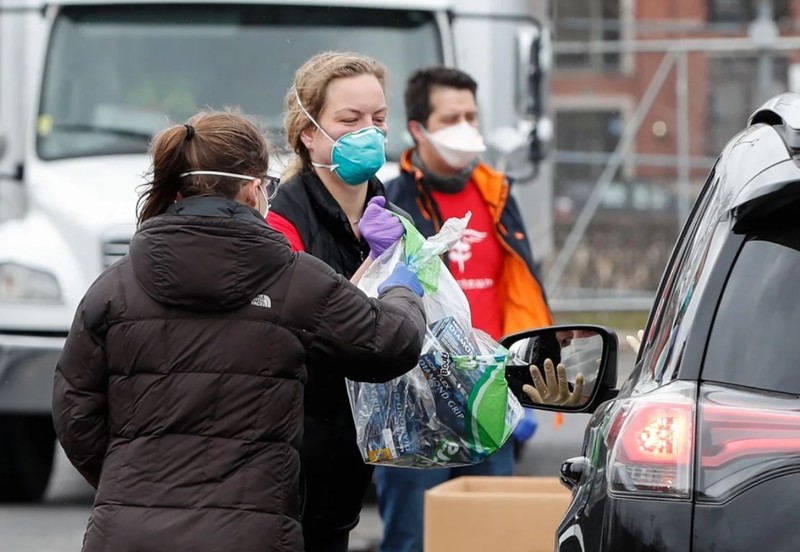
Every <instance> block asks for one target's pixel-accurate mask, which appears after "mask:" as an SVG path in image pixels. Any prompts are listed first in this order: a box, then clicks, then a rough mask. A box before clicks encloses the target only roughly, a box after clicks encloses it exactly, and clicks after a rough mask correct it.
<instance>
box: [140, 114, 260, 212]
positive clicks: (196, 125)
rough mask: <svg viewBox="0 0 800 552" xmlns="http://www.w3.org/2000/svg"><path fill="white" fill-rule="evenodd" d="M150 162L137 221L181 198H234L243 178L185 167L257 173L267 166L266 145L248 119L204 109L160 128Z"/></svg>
mask: <svg viewBox="0 0 800 552" xmlns="http://www.w3.org/2000/svg"><path fill="white" fill-rule="evenodd" d="M150 150H151V155H152V158H153V165H152V167H151V168H150V173H149V176H150V178H149V181H148V183H147V184H146V187H145V190H144V191H143V192H142V194H141V195H140V196H139V203H138V205H137V210H138V212H139V224H141V223H143V222H144V221H146V220H148V219H150V218H152V217H154V216H157V215H160V214H163V213H164V212H166V210H167V209H168V208H169V206H170V205H172V204H173V203H174V202H175V200H176V199H177V197H178V194H180V195H181V196H182V197H184V198H185V197H191V196H198V195H216V196H223V197H226V198H229V199H233V198H234V197H236V195H237V194H238V193H239V190H240V189H241V187H242V185H243V184H244V183H245V181H241V180H236V179H235V178H226V177H219V176H209V175H192V176H187V177H184V178H181V177H180V175H181V174H182V173H185V172H190V171H202V170H205V171H221V172H230V173H236V174H243V175H247V176H255V177H260V176H262V175H264V174H266V172H267V169H268V167H269V144H268V143H267V140H266V138H265V137H264V133H263V132H262V130H261V129H260V127H259V125H258V123H256V122H255V121H254V120H253V119H251V118H250V117H248V116H246V115H244V114H242V113H240V112H238V111H235V110H230V111H203V112H200V113H198V114H197V115H195V116H194V117H192V118H191V119H189V120H188V121H186V123H185V124H182V125H174V126H171V127H169V128H166V129H164V130H162V131H161V132H159V133H158V134H157V135H156V136H155V138H153V142H152V144H151V146H150Z"/></svg>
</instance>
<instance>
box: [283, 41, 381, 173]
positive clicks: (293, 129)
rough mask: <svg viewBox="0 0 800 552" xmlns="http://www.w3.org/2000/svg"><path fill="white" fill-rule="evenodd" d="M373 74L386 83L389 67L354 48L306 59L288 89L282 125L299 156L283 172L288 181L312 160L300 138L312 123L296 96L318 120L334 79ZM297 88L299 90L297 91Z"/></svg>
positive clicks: (290, 143)
mask: <svg viewBox="0 0 800 552" xmlns="http://www.w3.org/2000/svg"><path fill="white" fill-rule="evenodd" d="M361 75H373V76H374V77H375V78H376V79H378V82H380V84H381V87H382V88H385V87H386V67H384V65H383V64H382V63H380V62H379V61H377V60H374V59H372V58H371V57H367V56H362V55H361V54H355V53H351V52H323V53H321V54H317V55H315V56H314V57H312V58H310V59H309V60H308V61H306V62H305V63H304V64H303V65H302V66H301V67H300V68H299V69H298V70H297V72H296V73H295V74H294V84H293V85H292V86H291V87H290V88H289V91H288V92H287V93H286V114H285V115H284V119H283V126H284V128H285V129H286V140H287V141H288V142H289V147H290V148H292V150H293V151H294V153H295V154H296V156H295V157H294V159H293V160H292V161H291V162H290V164H289V167H288V168H287V170H286V172H285V173H284V175H283V180H284V181H287V180H289V178H291V177H292V176H293V175H295V174H297V173H298V172H300V170H301V169H302V168H303V166H304V165H306V164H308V163H311V158H310V157H309V153H308V149H307V148H306V146H305V144H303V140H302V139H301V138H300V135H301V134H302V132H303V131H304V130H305V129H306V128H308V127H309V126H311V125H313V124H314V123H312V122H311V121H310V120H309V119H308V117H306V115H305V113H303V110H302V109H301V108H300V105H299V104H298V103H297V96H300V101H301V102H303V107H305V108H306V110H308V113H309V114H310V115H311V116H312V117H314V119H316V120H317V121H319V114H320V113H322V110H323V108H324V107H325V98H326V93H327V91H328V85H329V84H330V83H331V81H333V80H336V79H342V78H347V77H360V76H361ZM295 90H296V91H297V93H296V94H295Z"/></svg>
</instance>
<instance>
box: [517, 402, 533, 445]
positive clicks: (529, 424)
mask: <svg viewBox="0 0 800 552" xmlns="http://www.w3.org/2000/svg"><path fill="white" fill-rule="evenodd" d="M538 427H539V422H537V421H536V414H535V412H534V411H533V409H531V408H526V409H525V417H524V418H522V419H521V420H520V421H519V423H518V424H517V427H515V428H514V432H513V435H514V439H516V440H517V441H519V442H520V443H524V442H525V441H527V440H528V439H530V438H531V437H533V435H534V434H535V433H536V428H538Z"/></svg>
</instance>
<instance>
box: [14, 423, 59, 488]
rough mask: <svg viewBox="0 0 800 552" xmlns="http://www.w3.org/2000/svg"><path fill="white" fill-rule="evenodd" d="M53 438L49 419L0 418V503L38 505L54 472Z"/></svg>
mask: <svg viewBox="0 0 800 552" xmlns="http://www.w3.org/2000/svg"><path fill="white" fill-rule="evenodd" d="M55 444H56V436H55V431H54V430H53V419H52V417H51V416H49V415H45V416H42V415H25V416H23V415H9V414H1V415H0V502H38V501H40V500H41V499H42V497H43V496H44V493H45V491H47V486H48V484H49V483H50V473H51V472H52V470H53V456H54V454H55Z"/></svg>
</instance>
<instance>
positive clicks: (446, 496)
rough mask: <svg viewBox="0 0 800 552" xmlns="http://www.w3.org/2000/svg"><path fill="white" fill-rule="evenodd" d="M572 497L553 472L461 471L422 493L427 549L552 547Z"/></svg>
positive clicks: (509, 551) (531, 550)
mask: <svg viewBox="0 0 800 552" xmlns="http://www.w3.org/2000/svg"><path fill="white" fill-rule="evenodd" d="M571 500H572V492H571V491H570V490H569V489H567V488H566V487H564V486H563V485H562V484H561V483H560V482H559V480H558V478H557V477H459V478H457V479H453V480H451V481H448V482H446V483H442V484H441V485H439V486H437V487H434V488H433V489H431V490H429V491H427V492H426V493H425V552H452V551H455V550H457V551H459V552H472V551H475V552H484V551H488V552H553V550H554V549H555V540H556V528H557V527H558V524H559V522H560V521H561V518H562V517H563V516H564V513H565V512H566V510H567V507H568V506H569V503H570V501H571Z"/></svg>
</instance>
